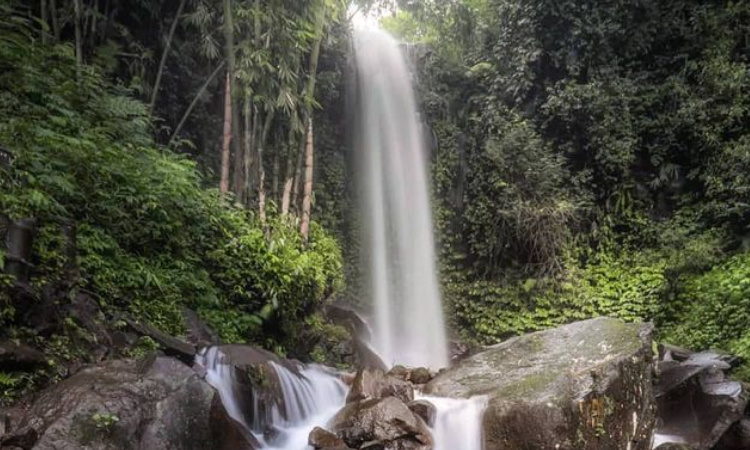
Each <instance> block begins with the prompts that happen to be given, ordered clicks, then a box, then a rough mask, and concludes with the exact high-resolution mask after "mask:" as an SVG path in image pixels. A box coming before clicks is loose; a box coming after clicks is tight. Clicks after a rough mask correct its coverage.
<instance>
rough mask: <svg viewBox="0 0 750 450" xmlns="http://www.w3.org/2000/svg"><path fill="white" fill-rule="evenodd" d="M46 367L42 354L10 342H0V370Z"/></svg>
mask: <svg viewBox="0 0 750 450" xmlns="http://www.w3.org/2000/svg"><path fill="white" fill-rule="evenodd" d="M46 365H47V358H46V357H45V356H44V353H42V352H40V351H39V350H35V349H33V348H31V347H29V346H26V345H22V344H16V343H14V342H11V341H0V369H2V370H6V371H9V372H10V371H14V370H33V369H35V368H39V367H43V366H46Z"/></svg>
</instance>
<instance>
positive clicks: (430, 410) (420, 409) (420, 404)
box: [408, 400, 437, 427]
mask: <svg viewBox="0 0 750 450" xmlns="http://www.w3.org/2000/svg"><path fill="white" fill-rule="evenodd" d="M408 406H409V409H410V410H411V412H413V413H414V414H416V415H417V417H419V418H420V419H422V420H424V423H426V424H427V426H429V427H431V426H433V425H435V418H436V417H437V408H435V405H433V404H432V403H430V402H428V401H427V400H415V401H413V402H411V403H409V405H408Z"/></svg>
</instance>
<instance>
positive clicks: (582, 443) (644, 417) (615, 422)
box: [425, 318, 655, 450]
mask: <svg viewBox="0 0 750 450" xmlns="http://www.w3.org/2000/svg"><path fill="white" fill-rule="evenodd" d="M652 333H653V327H652V326H651V325H650V324H626V323H624V322H621V321H619V320H614V319H608V318H599V319H593V320H587V321H584V322H578V323H574V324H570V325H567V326H563V327H560V328H556V329H553V330H549V331H543V332H538V333H533V334H529V335H525V336H521V337H518V338H514V339H511V340H509V341H506V342H504V343H502V344H499V345H496V346H494V347H490V348H489V349H487V350H486V351H484V352H482V353H479V354H477V355H474V356H472V357H470V358H467V359H465V360H463V361H462V362H460V363H459V364H458V365H457V366H455V367H453V368H451V369H449V370H447V371H444V372H443V373H441V374H439V375H438V376H437V377H436V378H435V379H433V380H432V381H431V382H430V383H428V384H427V385H426V387H425V391H426V393H427V394H431V395H436V396H444V397H455V398H469V397H473V396H487V397H488V405H487V409H486V411H485V413H484V419H483V428H484V441H485V442H484V444H485V445H484V450H547V449H549V450H649V449H650V447H651V438H652V433H653V428H654V420H655V401H654V394H653V390H652V371H653V351H652Z"/></svg>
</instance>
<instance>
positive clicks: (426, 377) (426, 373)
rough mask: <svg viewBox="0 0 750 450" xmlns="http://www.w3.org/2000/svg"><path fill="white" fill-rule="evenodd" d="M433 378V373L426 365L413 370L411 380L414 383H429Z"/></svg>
mask: <svg viewBox="0 0 750 450" xmlns="http://www.w3.org/2000/svg"><path fill="white" fill-rule="evenodd" d="M430 380H432V374H431V373H430V370H429V369H427V368H425V367H417V368H416V369H412V370H411V376H410V377H409V381H411V382H412V383H414V384H427V383H429V382H430Z"/></svg>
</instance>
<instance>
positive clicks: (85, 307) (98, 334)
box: [65, 292, 114, 362]
mask: <svg viewBox="0 0 750 450" xmlns="http://www.w3.org/2000/svg"><path fill="white" fill-rule="evenodd" d="M65 312H66V314H67V316H68V317H69V318H71V319H73V320H75V321H76V322H77V323H78V324H79V325H80V326H81V327H82V328H83V329H85V330H86V331H88V336H87V337H88V339H87V342H86V344H85V347H86V349H87V350H88V353H89V355H91V356H92V359H91V360H93V361H94V362H99V361H101V360H102V359H103V358H104V356H105V355H106V354H107V352H108V351H109V348H110V347H113V346H114V342H113V340H112V336H111V334H110V331H109V329H108V328H107V326H106V318H105V317H104V313H103V312H102V311H101V308H100V307H99V303H97V301H96V300H94V298H93V297H91V296H90V295H88V294H86V293H84V292H78V293H77V294H76V295H75V297H74V298H73V301H72V302H71V303H70V305H68V306H67V307H66V311H65Z"/></svg>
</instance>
